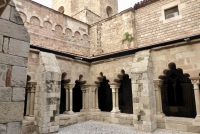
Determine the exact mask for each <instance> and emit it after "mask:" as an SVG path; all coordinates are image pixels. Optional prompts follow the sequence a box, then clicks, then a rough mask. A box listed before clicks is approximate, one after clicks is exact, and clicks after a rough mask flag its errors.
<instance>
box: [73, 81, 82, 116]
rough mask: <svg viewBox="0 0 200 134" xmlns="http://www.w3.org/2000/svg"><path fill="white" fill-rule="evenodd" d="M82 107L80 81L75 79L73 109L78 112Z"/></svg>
mask: <svg viewBox="0 0 200 134" xmlns="http://www.w3.org/2000/svg"><path fill="white" fill-rule="evenodd" d="M81 109H82V91H81V87H80V82H79V81H76V84H75V87H74V89H73V111H74V112H80V110H81Z"/></svg>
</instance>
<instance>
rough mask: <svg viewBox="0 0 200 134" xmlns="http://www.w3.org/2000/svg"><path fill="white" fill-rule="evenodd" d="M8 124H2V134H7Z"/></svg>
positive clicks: (0, 127) (0, 132)
mask: <svg viewBox="0 0 200 134" xmlns="http://www.w3.org/2000/svg"><path fill="white" fill-rule="evenodd" d="M6 129H7V126H6V125H5V124H0V134H7V132H6Z"/></svg>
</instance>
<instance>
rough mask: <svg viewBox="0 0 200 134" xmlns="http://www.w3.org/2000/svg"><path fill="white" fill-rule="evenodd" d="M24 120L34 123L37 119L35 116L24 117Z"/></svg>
mask: <svg viewBox="0 0 200 134" xmlns="http://www.w3.org/2000/svg"><path fill="white" fill-rule="evenodd" d="M24 119H25V120H28V121H34V120H35V117H34V116H24Z"/></svg>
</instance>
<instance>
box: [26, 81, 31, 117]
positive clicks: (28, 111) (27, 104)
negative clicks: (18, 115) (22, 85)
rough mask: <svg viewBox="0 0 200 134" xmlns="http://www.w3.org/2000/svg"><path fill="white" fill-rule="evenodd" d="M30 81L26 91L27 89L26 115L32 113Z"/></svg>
mask: <svg viewBox="0 0 200 134" xmlns="http://www.w3.org/2000/svg"><path fill="white" fill-rule="evenodd" d="M30 90H31V89H30V82H28V83H27V86H26V91H27V101H26V116H29V114H30V97H31V92H30Z"/></svg>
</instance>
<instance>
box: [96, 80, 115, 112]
mask: <svg viewBox="0 0 200 134" xmlns="http://www.w3.org/2000/svg"><path fill="white" fill-rule="evenodd" d="M108 82H109V81H108V80H106V78H104V79H103V81H102V82H101V85H100V87H99V90H98V99H99V109H101V111H106V112H110V111H111V110H112V90H111V88H110V85H109V84H108Z"/></svg>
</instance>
